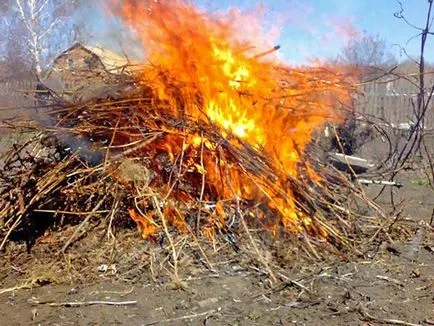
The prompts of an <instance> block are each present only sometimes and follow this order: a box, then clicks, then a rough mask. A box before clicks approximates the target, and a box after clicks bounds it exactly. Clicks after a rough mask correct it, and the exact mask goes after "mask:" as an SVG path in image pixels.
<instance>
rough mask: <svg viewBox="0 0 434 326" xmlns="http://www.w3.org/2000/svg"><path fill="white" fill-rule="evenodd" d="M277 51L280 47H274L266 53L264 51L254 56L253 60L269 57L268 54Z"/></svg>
mask: <svg viewBox="0 0 434 326" xmlns="http://www.w3.org/2000/svg"><path fill="white" fill-rule="evenodd" d="M279 49H280V45H276V46H274V47H273V48H272V49H270V50H268V51H265V52H262V53H259V54H257V55H255V56H254V57H253V58H255V59H259V58H262V57H265V56H266V55H269V54H271V53H273V52H276V51H278V50H279Z"/></svg>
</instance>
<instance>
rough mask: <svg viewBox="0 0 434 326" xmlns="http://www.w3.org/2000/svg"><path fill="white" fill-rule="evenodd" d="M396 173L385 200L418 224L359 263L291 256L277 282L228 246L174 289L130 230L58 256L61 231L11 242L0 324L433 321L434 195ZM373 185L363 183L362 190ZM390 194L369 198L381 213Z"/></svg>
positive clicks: (1, 285)
mask: <svg viewBox="0 0 434 326" xmlns="http://www.w3.org/2000/svg"><path fill="white" fill-rule="evenodd" d="M397 180H398V181H400V182H401V183H402V184H403V187H402V188H401V189H397V188H394V189H392V191H393V193H394V199H395V202H396V203H399V202H400V201H401V200H404V203H403V204H404V206H405V210H404V213H403V214H404V215H405V216H406V217H407V218H408V219H411V220H414V221H416V222H417V223H419V224H420V228H417V229H416V230H415V231H414V234H412V236H410V237H409V238H407V239H403V240H401V241H395V242H394V243H391V242H390V241H383V242H381V243H380V245H379V248H378V251H376V252H373V253H372V255H371V258H370V259H368V260H366V259H364V260H360V259H359V260H355V261H346V260H345V259H336V260H334V261H323V262H316V263H312V262H311V263H306V262H305V261H301V260H298V259H296V258H294V260H293V262H287V263H286V265H285V267H284V268H283V270H284V271H285V273H282V275H277V276H278V279H279V280H280V281H281V282H279V283H277V284H271V283H270V281H269V280H268V278H267V277H266V275H265V273H264V271H263V270H262V269H261V268H260V267H255V266H254V265H252V264H249V263H246V262H244V261H243V260H242V259H241V258H240V257H239V255H238V254H237V253H233V255H230V256H228V257H227V259H223V258H221V257H220V259H219V260H215V264H214V270H212V271H211V270H208V269H206V268H205V267H204V266H198V264H193V263H191V262H185V265H186V266H187V265H188V266H189V268H186V272H185V273H182V277H183V279H182V281H183V284H184V286H183V288H178V287H175V286H174V284H173V283H172V282H171V281H170V279H168V278H167V277H166V278H165V277H160V276H158V275H157V276H156V275H155V274H154V273H153V272H152V271H153V269H154V267H153V266H152V264H151V265H150V264H149V257H150V256H151V255H152V252H153V248H154V247H156V246H157V245H156V244H150V243H149V242H146V241H143V240H141V238H140V237H139V235H138V234H137V233H136V232H135V230H125V231H123V232H122V234H119V235H117V236H116V241H115V242H112V243H111V244H110V245H107V244H106V243H107V241H106V240H104V239H105V237H104V236H101V235H100V234H101V232H99V233H98V232H93V233H92V234H93V236H87V237H86V238H84V239H82V240H83V241H80V243H78V244H76V245H74V246H73V247H72V248H71V249H70V251H69V252H68V253H67V254H64V255H60V256H56V255H57V250H58V248H59V244H60V243H63V242H64V241H65V239H66V236H67V235H68V232H69V230H62V232H58V233H57V235H56V233H55V232H54V235H53V234H48V235H47V236H43V237H41V238H40V239H39V240H38V242H37V243H36V245H35V246H34V247H33V248H32V250H31V251H30V252H27V250H26V247H25V245H24V244H22V243H13V244H11V245H10V246H9V248H8V250H6V252H5V253H2V254H1V256H0V260H1V261H2V262H3V263H2V264H0V266H2V267H0V324H1V325H159V324H161V325H233V326H235V325H321V324H323V325H380V324H381V325H434V233H433V229H432V228H431V229H430V228H429V227H428V226H427V225H428V224H429V223H430V220H431V216H432V212H433V210H434V193H433V192H432V190H431V189H430V188H429V186H428V185H427V184H426V180H425V179H424V175H423V173H421V171H417V170H416V171H414V170H412V171H405V172H403V173H402V174H400V175H399V176H398V178H397ZM378 190H379V188H378V186H369V187H367V188H366V192H367V194H368V195H369V196H371V197H374V196H375V195H376V194H377V193H378ZM390 191H391V190H390V189H388V190H387V191H385V192H384V193H383V194H382V195H381V196H380V197H379V199H378V203H379V204H380V205H381V206H383V207H384V208H385V210H386V211H387V210H389V209H391V205H390ZM101 243H105V244H103V245H101ZM99 247H103V248H104V249H101V250H97V249H96V248H99ZM55 257H58V258H55ZM155 268H157V267H155ZM187 270H188V272H187ZM168 273H169V272H168Z"/></svg>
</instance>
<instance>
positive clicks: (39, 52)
mask: <svg viewBox="0 0 434 326" xmlns="http://www.w3.org/2000/svg"><path fill="white" fill-rule="evenodd" d="M7 1H8V6H7V7H6V9H5V7H3V8H0V9H3V11H4V10H7V11H8V14H7V17H4V18H3V25H5V26H7V29H8V34H9V37H8V38H7V44H6V46H5V47H6V52H8V51H9V52H12V53H15V54H18V55H17V57H18V58H20V59H21V60H22V62H28V63H29V65H30V66H31V68H32V70H33V71H34V72H35V73H36V74H37V75H39V74H40V73H41V72H42V70H43V66H44V65H45V63H46V62H47V61H48V59H49V57H50V55H53V53H54V52H58V50H59V49H60V48H64V47H65V46H68V45H69V44H70V43H71V42H73V41H77V36H78V35H79V31H80V30H81V29H83V24H80V23H79V22H78V20H77V19H76V18H77V17H74V15H73V13H74V11H75V10H76V9H77V8H78V7H79V5H80V1H79V0H7ZM18 39H19V40H20V42H17V40H18ZM11 58H13V56H9V59H11Z"/></svg>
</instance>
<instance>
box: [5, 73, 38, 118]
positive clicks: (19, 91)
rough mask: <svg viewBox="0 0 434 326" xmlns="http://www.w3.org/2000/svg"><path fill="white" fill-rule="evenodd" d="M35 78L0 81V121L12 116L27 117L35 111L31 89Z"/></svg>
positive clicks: (33, 86)
mask: <svg viewBox="0 0 434 326" xmlns="http://www.w3.org/2000/svg"><path fill="white" fill-rule="evenodd" d="M36 84H37V82H36V79H35V78H31V77H26V78H20V79H10V80H7V81H0V121H1V120H4V119H10V118H14V117H18V118H29V117H31V116H32V115H33V114H34V112H35V107H34V106H35V100H34V93H32V90H35V89H36Z"/></svg>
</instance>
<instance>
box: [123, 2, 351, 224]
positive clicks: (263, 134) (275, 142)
mask: <svg viewBox="0 0 434 326" xmlns="http://www.w3.org/2000/svg"><path fill="white" fill-rule="evenodd" d="M119 8H120V9H119V10H118V15H119V16H120V17H121V18H122V20H123V21H124V23H125V24H126V25H127V26H129V27H130V28H132V29H134V30H135V31H136V33H137V35H138V38H139V39H140V40H141V42H142V43H143V45H144V47H145V49H146V51H147V58H148V61H149V63H150V66H151V67H150V68H148V69H146V71H145V72H144V73H143V75H142V76H141V79H142V81H143V83H144V84H147V85H149V84H151V83H152V85H153V86H152V87H153V88H154V90H155V91H156V93H157V96H158V98H159V99H160V100H162V101H166V102H167V103H169V104H172V105H169V106H170V107H172V108H173V110H174V111H176V112H173V113H174V114H177V115H178V116H183V115H187V116H189V117H190V118H193V119H198V120H202V121H205V122H209V123H213V124H215V125H217V126H219V127H220V128H222V130H224V132H225V133H226V134H225V133H224V135H226V136H228V135H230V134H232V135H236V136H237V137H239V138H240V139H242V140H243V141H245V142H248V143H250V144H251V145H252V146H253V147H254V148H256V149H257V150H264V151H265V152H266V153H267V154H268V156H269V157H271V158H272V160H273V163H274V165H275V166H276V168H277V169H278V170H279V171H280V172H281V174H282V176H283V177H284V176H287V177H288V176H291V177H294V178H297V177H298V171H297V166H298V165H299V163H300V161H302V160H303V153H304V151H305V148H306V146H307V144H308V143H309V142H310V140H311V137H312V133H313V132H314V130H315V129H316V128H318V127H321V126H322V125H323V124H324V123H325V122H327V121H330V120H337V119H339V115H338V113H337V112H338V111H337V110H336V105H337V103H339V102H345V101H347V100H348V96H349V94H348V92H347V89H346V88H345V87H343V86H342V85H341V83H340V78H339V74H338V73H337V72H333V71H330V70H328V71H325V70H321V69H320V68H315V69H304V70H303V69H291V68H288V67H285V66H283V65H280V64H277V63H273V62H271V61H266V59H269V55H261V54H264V53H265V54H268V52H269V51H267V50H269V48H265V49H261V47H260V46H258V45H257V44H255V42H254V40H255V39H265V38H264V37H260V36H259V35H248V36H245V37H242V38H241V37H240V34H241V31H240V30H239V29H238V27H239V26H237V23H236V21H235V20H234V19H233V17H232V16H231V15H230V14H228V16H226V17H214V16H212V15H210V14H208V13H205V12H202V11H200V10H198V9H197V8H196V7H195V6H193V5H192V4H189V3H187V2H185V1H183V0H171V1H169V0H142V1H138V0H124V1H122V3H121V5H120V7H119ZM252 19H253V18H252ZM251 23H252V24H257V21H253V20H252V22H251ZM252 49H254V50H255V51H257V52H256V53H252ZM155 67H158V69H155ZM175 89H176V92H178V93H176V94H175V93H174V92H175ZM179 92H180V93H181V97H182V105H179V101H180V99H179V98H180V96H179ZM177 104H178V105H177ZM180 107H181V108H182V109H180ZM191 144H192V145H193V147H194V146H196V147H197V146H199V145H200V144H201V138H200V136H196V137H193V138H192V139H191ZM204 166H205V170H206V173H207V178H208V180H209V179H212V178H213V177H214V178H216V177H217V176H213V171H211V170H212V169H206V167H207V166H213V165H212V164H208V163H207V162H206V161H205V163H204ZM204 173H205V172H204ZM312 175H313V173H312ZM238 179H239V178H238ZM245 182H246V181H245V180H240V179H239V180H235V181H234V188H235V191H236V192H237V193H244V194H245V193H250V195H251V196H254V195H252V192H253V191H252V190H251V189H250V188H251V185H248V184H246V183H245ZM243 183H244V184H243ZM249 183H250V184H251V183H252V182H251V181H249ZM276 183H277V185H279V184H282V185H283V184H285V178H283V179H282V178H281V179H279V180H277V181H276ZM244 187H246V188H249V189H243V188H244ZM224 195H226V194H224ZM287 197H288V198H289V199H281V198H269V200H270V201H271V203H272V204H271V206H272V207H273V208H275V209H276V210H277V211H278V212H279V213H280V215H281V216H282V218H281V221H282V222H283V224H284V225H285V226H286V227H287V228H288V229H289V230H291V231H297V230H299V229H300V227H301V225H303V224H305V225H306V224H309V223H310V221H309V218H308V217H304V216H303V217H300V216H299V215H298V213H297V209H296V205H295V202H294V200H293V199H291V198H292V197H293V196H292V194H291V193H289V194H287Z"/></svg>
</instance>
